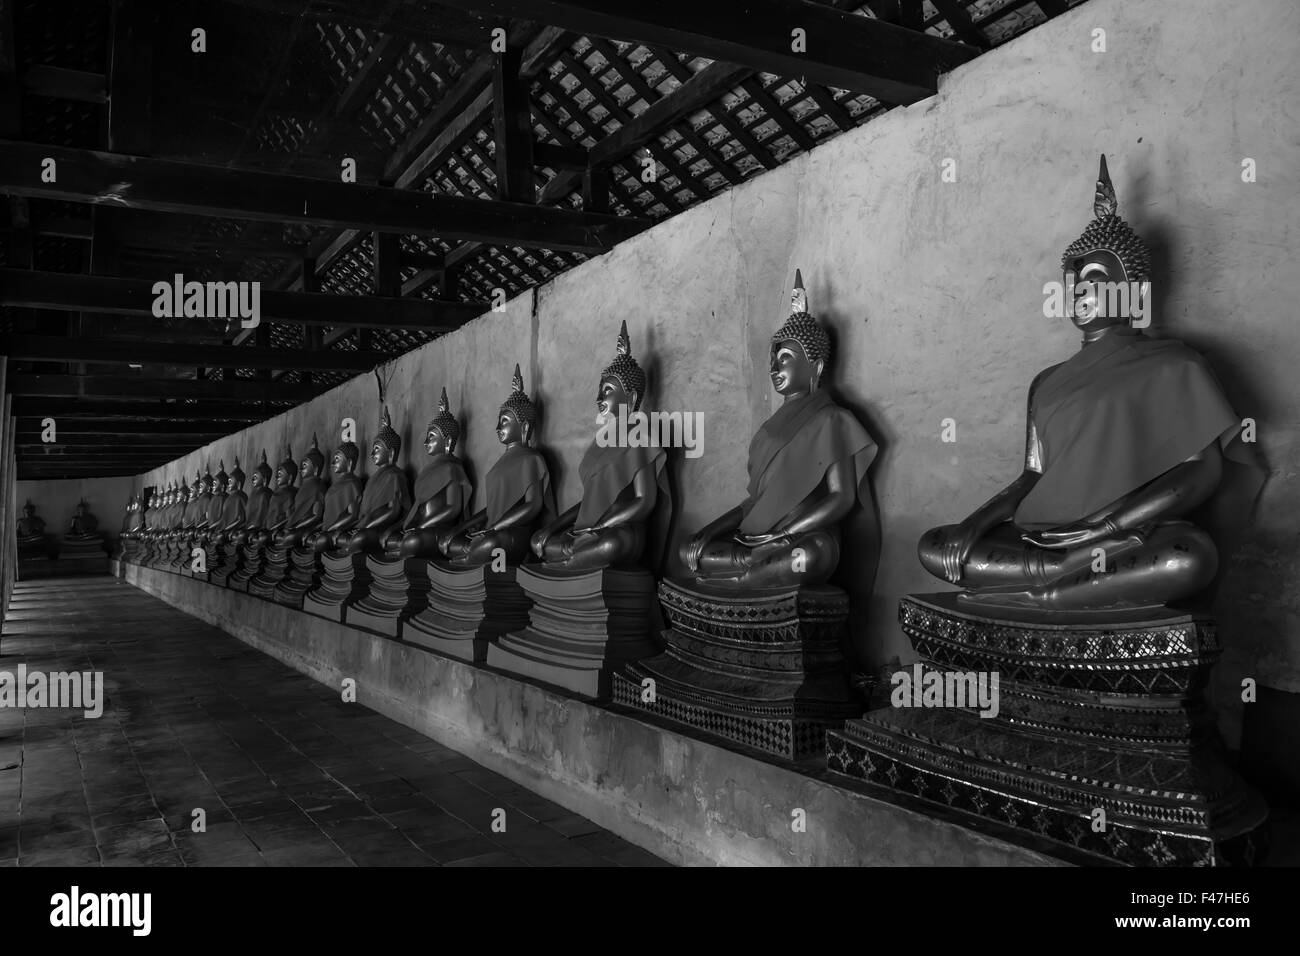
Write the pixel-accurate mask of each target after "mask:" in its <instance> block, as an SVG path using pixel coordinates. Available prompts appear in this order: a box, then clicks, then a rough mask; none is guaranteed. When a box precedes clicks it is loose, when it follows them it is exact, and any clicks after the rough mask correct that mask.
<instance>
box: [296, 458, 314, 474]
mask: <svg viewBox="0 0 1300 956" xmlns="http://www.w3.org/2000/svg"><path fill="white" fill-rule="evenodd" d="M298 474H300V475H302V476H303V478H304V479H305V478H315V477H316V460H315V459H314V458H310V457H308V456H305V455H304V456H303V459H302V461H300V462H299V463H298Z"/></svg>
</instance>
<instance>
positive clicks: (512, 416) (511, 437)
mask: <svg viewBox="0 0 1300 956" xmlns="http://www.w3.org/2000/svg"><path fill="white" fill-rule="evenodd" d="M510 389H511V390H510V397H509V398H507V399H506V400H505V401H504V402H502V403H501V411H500V412H498V413H497V439H498V440H499V441H500V442H501V444H503V445H506V446H510V445H517V444H520V443H522V444H525V445H527V444H528V443H529V442H530V441H532V437H533V435H534V434H535V433H536V431H537V425H538V419H539V416H538V414H537V406H536V405H534V404H533V402H532V399H530V398H529V397H528V393H527V392H525V391H524V376H523V373H522V372H520V371H519V365H518V364H516V365H515V375H514V378H513V379H512V380H511V383H510Z"/></svg>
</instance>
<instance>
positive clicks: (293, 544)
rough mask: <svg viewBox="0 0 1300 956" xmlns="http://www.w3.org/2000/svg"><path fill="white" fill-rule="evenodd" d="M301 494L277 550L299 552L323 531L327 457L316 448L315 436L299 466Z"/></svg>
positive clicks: (278, 535) (277, 539)
mask: <svg viewBox="0 0 1300 956" xmlns="http://www.w3.org/2000/svg"><path fill="white" fill-rule="evenodd" d="M298 468H299V471H298V475H299V477H300V479H301V480H300V481H299V483H298V492H297V494H295V495H294V499H293V510H292V511H290V512H289V520H288V521H287V522H285V525H284V527H283V528H281V529H280V530H279V531H277V532H276V533H275V537H274V544H275V547H277V548H299V547H302V545H303V543H304V541H305V540H306V539H307V538H308V537H309V536H310V535H312V534H314V533H315V532H316V530H317V529H318V528H319V527H320V524H321V518H322V516H323V515H324V512H325V493H326V487H327V486H326V484H325V482H324V481H323V480H322V479H321V472H322V471H323V470H324V468H325V456H324V455H322V454H321V450H320V446H319V445H317V444H316V435H315V434H314V433H313V434H312V436H311V448H310V449H309V450H308V451H307V454H305V455H303V456H302V461H301V462H299V463H298Z"/></svg>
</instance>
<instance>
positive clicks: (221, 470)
mask: <svg viewBox="0 0 1300 956" xmlns="http://www.w3.org/2000/svg"><path fill="white" fill-rule="evenodd" d="M229 477H230V476H229V475H227V474H226V460H225V459H224V458H223V459H221V464H220V465H219V466H218V468H217V474H216V481H217V484H216V487H217V488H221V489H222V490H224V489H225V487H226V480H227V479H228V478H229Z"/></svg>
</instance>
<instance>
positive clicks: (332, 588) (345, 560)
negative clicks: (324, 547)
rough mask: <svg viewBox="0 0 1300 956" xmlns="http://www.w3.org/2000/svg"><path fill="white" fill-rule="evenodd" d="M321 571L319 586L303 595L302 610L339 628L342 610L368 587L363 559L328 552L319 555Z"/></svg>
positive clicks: (368, 580)
mask: <svg viewBox="0 0 1300 956" xmlns="http://www.w3.org/2000/svg"><path fill="white" fill-rule="evenodd" d="M321 568H322V570H323V573H322V574H321V579H320V584H318V585H316V587H315V588H313V589H312V590H310V591H308V592H307V595H306V597H304V598H303V601H302V609H303V610H304V611H307V612H308V613H310V614H315V615H316V616H318V617H324V618H328V619H329V620H331V621H338V622H339V623H340V624H341V623H342V622H343V614H344V609H345V608H346V606H347V605H348V604H350V603H352V602H353V601H355V600H357V598H359V597H361V595H363V594H365V593H366V588H368V587H369V586H370V574H369V572H368V571H366V556H365V555H364V554H347V553H344V552H340V551H329V552H326V553H325V554H322V555H321Z"/></svg>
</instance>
